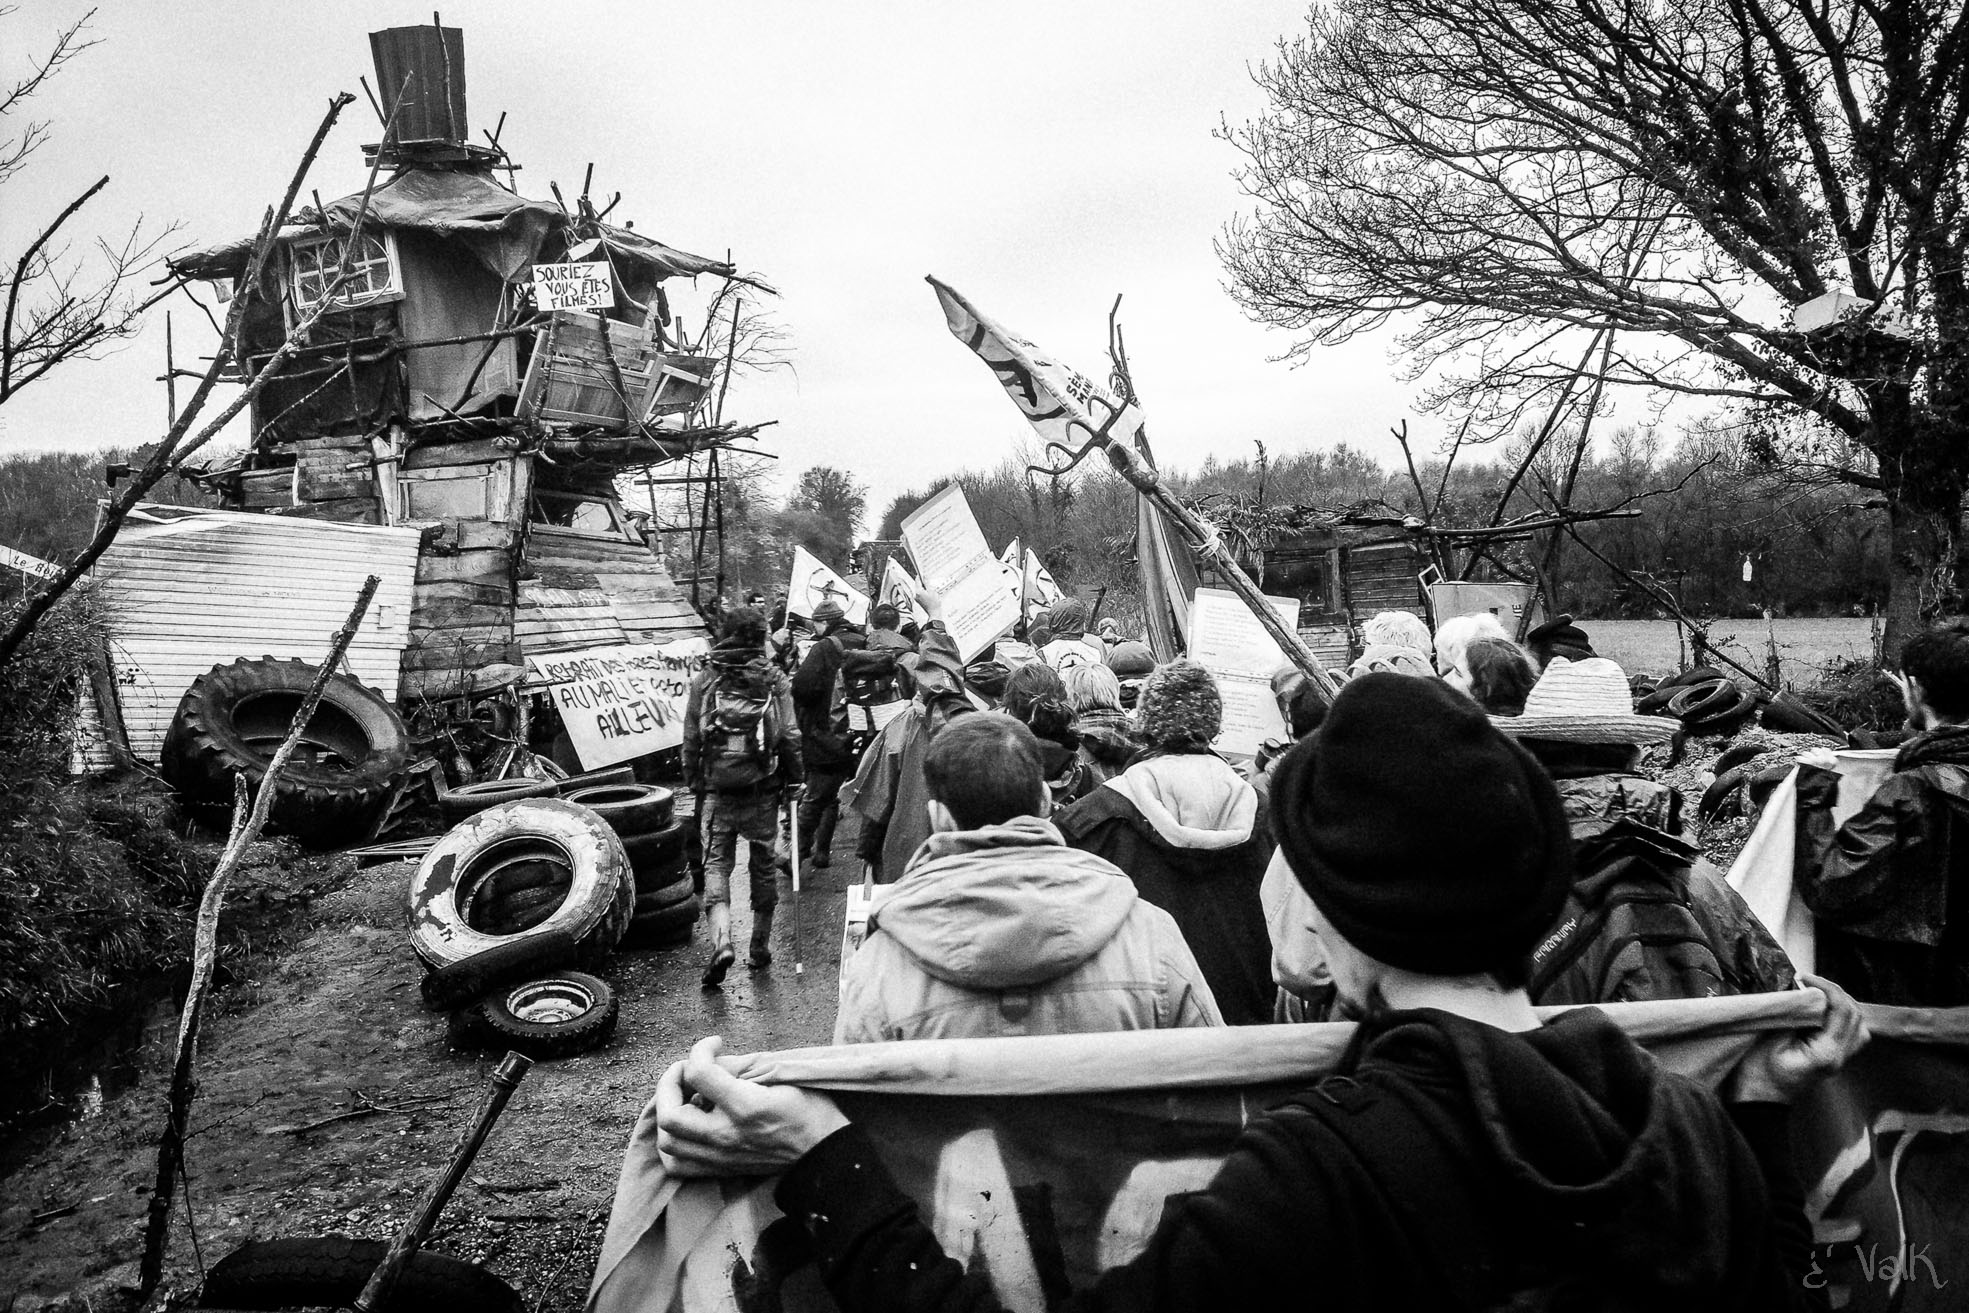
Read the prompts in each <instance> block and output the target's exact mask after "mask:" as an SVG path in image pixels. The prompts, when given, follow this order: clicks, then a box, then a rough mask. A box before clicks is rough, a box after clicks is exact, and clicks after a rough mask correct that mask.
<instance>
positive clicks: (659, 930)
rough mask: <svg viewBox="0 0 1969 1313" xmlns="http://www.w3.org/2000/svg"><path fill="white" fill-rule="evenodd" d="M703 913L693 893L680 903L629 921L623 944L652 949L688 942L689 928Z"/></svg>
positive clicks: (641, 914) (644, 913) (642, 914)
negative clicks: (626, 935) (627, 933)
mask: <svg viewBox="0 0 1969 1313" xmlns="http://www.w3.org/2000/svg"><path fill="white" fill-rule="evenodd" d="M703 912H704V907H703V904H701V903H700V902H699V901H698V898H697V895H696V894H692V895H691V896H690V897H689V898H686V899H685V900H684V901H683V902H681V903H672V904H671V905H670V906H668V907H660V908H657V909H656V910H654V911H651V912H643V913H639V914H638V915H637V916H635V917H634V918H633V919H631V920H630V922H629V935H628V938H627V940H626V942H627V943H628V944H630V945H631V946H632V947H651V946H656V945H662V944H670V943H678V942H681V941H683V940H685V939H689V938H690V935H691V927H692V926H694V925H696V924H697V921H698V918H699V917H700V916H702V915H703Z"/></svg>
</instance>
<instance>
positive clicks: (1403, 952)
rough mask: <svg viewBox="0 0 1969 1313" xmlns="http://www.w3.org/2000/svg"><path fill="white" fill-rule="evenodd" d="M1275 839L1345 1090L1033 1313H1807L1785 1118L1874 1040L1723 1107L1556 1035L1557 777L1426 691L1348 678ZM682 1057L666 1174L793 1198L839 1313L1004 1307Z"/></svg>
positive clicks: (1852, 1030)
mask: <svg viewBox="0 0 1969 1313" xmlns="http://www.w3.org/2000/svg"><path fill="white" fill-rule="evenodd" d="M1276 790H1277V793H1276V796H1277V798H1278V807H1277V809H1276V810H1275V812H1274V813H1273V815H1274V818H1275V821H1276V828H1277V836H1278V841H1279V846H1280V849H1281V851H1282V852H1283V853H1284V854H1285V856H1286V860H1287V862H1288V864H1289V867H1290V870H1291V872H1292V874H1293V875H1294V876H1295V877H1296V878H1297V879H1298V880H1299V881H1300V882H1301V884H1302V885H1303V886H1304V888H1305V890H1306V893H1307V895H1308V896H1309V898H1310V900H1311V903H1312V906H1313V909H1314V919H1315V921H1316V923H1317V928H1318V930H1319V933H1320V935H1321V937H1322V938H1323V939H1324V940H1325V943H1326V948H1327V955H1328V958H1329V960H1330V963H1331V969H1332V974H1333V980H1334V983H1335V986H1336V988H1337V991H1338V993H1339V995H1340V997H1341V999H1342V1000H1343V1003H1344V1010H1345V1011H1346V1012H1348V1013H1349V1014H1350V1015H1353V1016H1355V1017H1358V1018H1359V1019H1360V1024H1359V1026H1358V1029H1357V1031H1356V1034H1355V1036H1354V1040H1353V1042H1352V1044H1351V1045H1350V1046H1349V1049H1348V1051H1347V1054H1346V1056H1345V1057H1344V1058H1343V1059H1342V1062H1341V1066H1340V1069H1339V1070H1338V1071H1337V1072H1335V1073H1334V1074H1332V1075H1329V1076H1327V1077H1325V1078H1324V1079H1322V1080H1320V1081H1318V1082H1316V1083H1309V1084H1308V1085H1307V1086H1306V1087H1305V1088H1302V1089H1301V1090H1299V1091H1297V1092H1296V1093H1291V1094H1286V1095H1284V1096H1282V1097H1280V1098H1278V1099H1277V1100H1276V1101H1275V1102H1272V1103H1271V1104H1270V1106H1269V1107H1268V1108H1267V1110H1265V1111H1262V1112H1257V1113H1255V1114H1253V1115H1252V1116H1251V1120H1250V1121H1249V1122H1248V1123H1247V1125H1246V1126H1245V1128H1244V1131H1243V1133H1242V1134H1241V1135H1240V1136H1239V1138H1238V1140H1237V1143H1236V1144H1235V1146H1234V1147H1233V1148H1232V1150H1231V1152H1230V1154H1229V1156H1228V1157H1227V1158H1226V1159H1225V1160H1224V1162H1223V1164H1222V1166H1221V1167H1220V1168H1219V1169H1218V1171H1217V1173H1216V1175H1215V1176H1214V1177H1213V1178H1212V1180H1211V1181H1210V1182H1209V1184H1208V1185H1206V1186H1205V1187H1204V1188H1202V1189H1201V1190H1195V1191H1190V1192H1187V1193H1183V1194H1178V1195H1172V1196H1171V1197H1170V1198H1169V1199H1168V1200H1167V1202H1166V1203H1165V1204H1164V1206H1163V1211H1162V1215H1161V1221H1160V1224H1159V1226H1158V1227H1157V1228H1156V1230H1155V1233H1154V1235H1153V1237H1152V1238H1151V1239H1150V1240H1149V1242H1148V1244H1147V1246H1146V1248H1145V1249H1144V1250H1143V1251H1142V1252H1141V1253H1140V1254H1139V1255H1137V1256H1136V1257H1135V1258H1133V1259H1132V1260H1131V1261H1129V1262H1127V1263H1126V1264H1123V1265H1121V1266H1119V1267H1116V1268H1113V1269H1110V1270H1108V1271H1106V1272H1104V1273H1102V1274H1101V1276H1100V1277H1099V1278H1098V1280H1097V1282H1096V1284H1095V1285H1094V1286H1093V1287H1092V1288H1091V1289H1088V1290H1085V1291H1081V1292H1077V1293H1069V1292H1066V1291H1057V1290H1053V1289H1049V1291H1048V1301H1047V1302H1048V1306H1049V1307H1050V1308H1054V1309H1059V1310H1064V1311H1067V1313H1073V1311H1076V1310H1092V1309H1100V1310H1122V1309H1131V1310H1169V1311H1171V1313H1173V1311H1175V1310H1214V1309H1275V1308H1277V1309H1285V1308H1309V1309H1311V1308H1317V1309H1319V1310H1321V1313H1335V1311H1337V1313H1353V1311H1354V1310H1383V1309H1404V1310H1406V1309H1463V1308H1469V1309H1502V1308H1524V1309H1530V1308H1550V1309H1594V1310H1602V1309H1623V1310H1625V1309H1634V1310H1640V1309H1686V1310H1696V1309H1703V1310H1719V1311H1720V1310H1740V1309H1742V1310H1749V1309H1755V1310H1792V1309H1801V1308H1804V1307H1806V1306H1807V1305H1808V1303H1809V1302H1810V1301H1811V1299H1812V1298H1813V1295H1812V1294H1811V1291H1810V1288H1809V1286H1808V1284H1807V1281H1806V1278H1807V1276H1808V1275H1809V1273H1810V1271H1811V1270H1812V1268H1811V1266H1810V1265H1811V1248H1810V1246H1811V1233H1810V1230H1809V1228H1808V1227H1807V1226H1806V1224H1805V1220H1804V1214H1803V1209H1802V1206H1801V1198H1802V1191H1801V1190H1800V1188H1799V1185H1798V1182H1797V1179H1796V1177H1795V1175H1794V1173H1793V1170H1792V1167H1791V1163H1790V1145H1789V1143H1788V1137H1789V1117H1788V1109H1787V1107H1786V1105H1787V1103H1788V1102H1789V1101H1790V1100H1791V1099H1792V1098H1794V1097H1796V1095H1797V1094H1799V1093H1800V1092H1801V1091H1802V1090H1804V1089H1805V1088H1807V1087H1809V1086H1810V1085H1811V1084H1812V1083H1813V1082H1815V1081H1816V1080H1818V1079H1819V1078H1821V1077H1822V1076H1824V1075H1825V1074H1826V1073H1828V1072H1830V1071H1832V1070H1836V1069H1837V1067H1838V1066H1839V1065H1841V1064H1842V1063H1843V1062H1844V1060H1845V1059H1846V1057H1847V1056H1848V1055H1849V1054H1850V1053H1851V1052H1852V1051H1853V1050H1855V1049H1856V1048H1857V1047H1858V1046H1859V1045H1860V1044H1861V1043H1862V1042H1864V1039H1865V1028H1864V1026H1863V1025H1862V1024H1861V1022H1860V1018H1859V1012H1858V1008H1857V1006H1856V1005H1854V1004H1853V1002H1852V1000H1851V999H1850V998H1847V997H1845V996H1844V995H1842V994H1840V993H1839V992H1838V991H1837V990H1836V989H1833V990H1829V991H1828V1002H1829V1007H1828V1009H1827V1012H1826V1016H1825V1020H1824V1021H1823V1023H1822V1024H1821V1025H1820V1026H1819V1027H1818V1028H1817V1029H1815V1030H1810V1031H1802V1032H1783V1033H1777V1034H1771V1035H1767V1036H1765V1037H1763V1038H1761V1039H1760V1040H1758V1041H1757V1042H1756V1043H1755V1044H1754V1045H1753V1046H1752V1047H1751V1049H1750V1050H1749V1052H1748V1054H1747V1055H1746V1056H1745V1057H1744V1058H1743V1059H1742V1060H1741V1062H1740V1063H1739V1064H1738V1066H1737V1067H1736V1069H1735V1070H1734V1071H1733V1072H1731V1073H1730V1074H1729V1075H1728V1076H1727V1077H1726V1078H1725V1080H1724V1081H1723V1084H1722V1088H1721V1091H1720V1094H1721V1097H1720V1098H1719V1094H1718V1093H1717V1092H1712V1091H1711V1090H1709V1089H1708V1088H1706V1087H1704V1086H1703V1085H1701V1084H1699V1083H1698V1082H1696V1081H1694V1080H1692V1079H1690V1078H1688V1077H1685V1076H1681V1075H1677V1074H1674V1073H1672V1072H1670V1071H1668V1070H1667V1069H1666V1068H1665V1067H1663V1066H1662V1065H1661V1064H1659V1063H1657V1062H1656V1061H1655V1059H1654V1058H1653V1057H1652V1056H1650V1055H1649V1054H1648V1053H1646V1052H1645V1051H1644V1050H1642V1049H1641V1048H1640V1047H1639V1046H1638V1045H1637V1044H1635V1043H1634V1041H1633V1040H1631V1039H1629V1038H1628V1037H1627V1035H1626V1033H1625V1032H1623V1031H1622V1030H1620V1029H1619V1027H1617V1026H1616V1025H1615V1024H1614V1023H1613V1022H1611V1021H1609V1020H1608V1019H1607V1018H1606V1016H1605V1015H1604V1014H1603V1013H1601V1012H1600V1011H1599V1010H1598V1009H1595V1008H1579V1009H1574V1010H1571V1011H1568V1012H1565V1013H1562V1014H1559V1015H1558V1016H1556V1017H1555V1018H1553V1019H1552V1020H1550V1021H1543V1020H1541V1018H1540V1016H1539V1014H1538V1013H1537V1012H1536V1011H1534V1010H1533V1008H1532V1005H1531V1002H1530V1000H1529V999H1528V998H1527V997H1526V996H1525V992H1524V989H1523V974H1524V969H1525V960H1526V958H1527V957H1528V956H1529V955H1530V953H1531V951H1532V949H1533V947H1534V946H1535V945H1536V944H1537V942H1538V937H1539V936H1540V935H1542V934H1543V933H1545V927H1546V925H1547V923H1548V922H1549V919H1550V917H1551V915H1552V913H1553V912H1554V911H1555V910H1556V909H1557V908H1558V906H1559V905H1560V903H1561V901H1562V900H1563V899H1564V897H1565V891H1566V884H1567V880H1568V877H1569V861H1568V858H1569V851H1570V841H1569V839H1568V837H1567V832H1566V823H1565V817H1564V815H1563V814H1562V812H1561V810H1560V807H1559V801H1558V797H1557V795H1556V794H1555V793H1554V791H1553V789H1552V787H1551V784H1550V782H1549V781H1548V780H1547V779H1546V777H1545V775H1544V773H1543V772H1542V771H1541V770H1540V769H1539V768H1538V765H1537V763H1536V762H1534V761H1532V760H1531V758H1530V756H1529V755H1528V754H1526V753H1525V752H1523V751H1522V750H1520V749H1519V748H1517V747H1516V746H1515V745H1513V744H1512V743H1511V742H1510V741H1509V740H1508V739H1507V738H1505V737H1504V736H1503V735H1502V734H1500V733H1499V732H1498V731H1497V730H1496V729H1495V728H1493V727H1492V726H1491V724H1490V723H1489V721H1488V720H1487V719H1486V718H1485V716H1484V715H1483V713H1482V712H1481V711H1479V710H1478V709H1477V708H1476V707H1475V706H1474V705H1472V704H1471V703H1470V701H1469V700H1468V699H1467V698H1465V697H1463V695H1461V694H1459V693H1457V692H1456V691H1455V690H1454V689H1451V688H1449V687H1448V686H1447V685H1444V684H1442V683H1440V682H1438V681H1436V680H1421V679H1412V678H1407V677H1403V676H1396V675H1388V674H1372V675H1365V676H1363V677H1361V678H1360V679H1358V680H1355V681H1352V682H1350V683H1349V684H1347V685H1346V687H1345V688H1344V689H1343V690H1342V691H1341V693H1340V695H1339V697H1338V698H1336V699H1335V701H1334V704H1333V707H1332V709H1331V711H1330V712H1329V713H1328V715H1327V718H1326V720H1325V722H1324V723H1323V724H1322V725H1321V726H1320V728H1319V730H1318V731H1317V732H1316V733H1315V734H1314V735H1313V736H1312V738H1310V739H1308V740H1307V741H1306V742H1304V743H1301V744H1299V745H1298V746H1296V747H1295V748H1293V750H1292V751H1291V752H1290V753H1288V754H1287V756H1286V758H1285V760H1284V762H1283V763H1282V764H1281V766H1280V771H1279V776H1278V781H1277V785H1276ZM720 1047H721V1045H720V1041H719V1040H718V1039H716V1038H715V1037H713V1038H708V1039H705V1040H701V1041H699V1043H698V1045H697V1046H696V1047H695V1048H694V1049H693V1050H692V1052H691V1056H690V1057H689V1058H688V1059H687V1060H686V1061H684V1062H680V1063H677V1064H676V1065H674V1066H673V1067H671V1068H670V1070H669V1071H668V1072H667V1073H665V1075H664V1077H663V1079H662V1080H661V1081H660V1082H659V1084H658V1087H657V1096H656V1109H657V1112H656V1119H657V1127H658V1136H657V1147H658V1152H659V1155H660V1157H661V1159H662V1161H663V1163H664V1165H665V1167H666V1168H668V1169H669V1170H670V1171H672V1172H673V1173H676V1174H679V1175H686V1176H688V1175H713V1176H724V1175H736V1174H747V1175H754V1176H756V1175H764V1174H768V1173H775V1172H777V1173H779V1180H778V1183H777V1184H776V1186H775V1194H774V1197H775V1201H776V1202H777V1204H778V1206H779V1209H780V1211H781V1212H782V1213H783V1214H784V1215H785V1216H786V1217H787V1218H788V1219H791V1220H792V1222H793V1224H794V1225H795V1226H797V1227H799V1228H800V1229H801V1230H803V1231H804V1232H805V1233H806V1234H807V1236H808V1238H809V1239H810V1240H811V1242H812V1245H813V1258H814V1261H815V1262H816V1263H817V1265H818V1269H819V1272H820V1275H821V1278H822V1280H823V1281H825V1282H826V1284H827V1286H828V1290H829V1293H830V1294H831V1295H832V1296H833V1298H834V1300H835V1302H836V1304H837V1305H838V1306H839V1307H840V1308H842V1309H843V1310H845V1311H846V1313H863V1310H871V1309H882V1310H890V1311H893V1313H916V1311H917V1310H930V1309H963V1310H966V1313H986V1311H987V1310H994V1309H998V1308H1001V1307H1002V1306H1003V1305H1002V1304H1001V1302H1000V1301H999V1299H998V1297H997V1295H996V1294H995V1292H994V1291H993V1290H992V1288H991V1285H990V1279H989V1275H988V1274H987V1273H983V1272H967V1270H966V1267H965V1266H964V1265H963V1264H961V1263H959V1262H957V1261H956V1260H953V1259H951V1258H949V1257H947V1256H946V1255H945V1254H944V1253H943V1251H942V1249H941V1248H940V1246H939V1244H938V1242H937V1239H936V1236H935V1234H934V1233H933V1232H932V1231H931V1230H930V1228H929V1227H928V1226H926V1225H925V1224H924V1223H923V1222H922V1221H921V1220H920V1219H919V1217H918V1216H917V1212H916V1207H915V1204H914V1203H913V1201H911V1200H910V1199H909V1197H908V1196H906V1195H903V1194H902V1193H901V1192H900V1191H899V1190H898V1189H897V1188H896V1186H895V1185H894V1183H893V1179H892V1177H891V1176H890V1174H889V1170H888V1168H887V1167H886V1166H885V1165H884V1163H883V1161H882V1157H881V1155H879V1154H878V1153H877V1152H876V1149H875V1146H874V1145H873V1144H872V1143H871V1142H870V1140H869V1138H868V1136H867V1134H866V1133H865V1132H864V1131H863V1130H862V1129H861V1128H859V1127H858V1126H856V1125H854V1124H853V1123H852V1122H850V1121H849V1119H848V1118H847V1117H846V1116H845V1115H843V1113H842V1112H841V1110H840V1109H839V1107H838V1106H836V1105H835V1103H834V1102H833V1100H832V1099H830V1098H828V1097H827V1096H825V1095H823V1094H819V1093H815V1092H812V1091H807V1090H802V1089H799V1088H798V1087H792V1086H783V1085H782V1086H767V1085H760V1084H755V1083H753V1082H749V1081H745V1080H742V1079H740V1078H738V1077H736V1076H733V1075H732V1074H731V1073H730V1072H728V1071H726V1070H725V1068H724V1067H722V1066H721V1065H719V1063H718V1061H717V1056H718V1053H719V1049H720Z"/></svg>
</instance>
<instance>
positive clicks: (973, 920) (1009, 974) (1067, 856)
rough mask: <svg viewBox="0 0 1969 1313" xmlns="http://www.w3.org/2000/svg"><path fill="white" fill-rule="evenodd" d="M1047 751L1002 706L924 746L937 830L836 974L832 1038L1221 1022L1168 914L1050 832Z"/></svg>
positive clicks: (839, 1041)
mask: <svg viewBox="0 0 1969 1313" xmlns="http://www.w3.org/2000/svg"><path fill="white" fill-rule="evenodd" d="M1041 668H1042V669H1043V667H1041ZM1040 748H1041V744H1040V741H1039V740H1038V739H1036V738H1035V737H1034V736H1033V733H1032V731H1031V730H1029V729H1027V728H1026V727H1025V726H1024V725H1023V724H1021V723H1020V722H1018V721H1016V720H1014V719H1012V718H1011V717H1010V716H1007V715H1004V714H1002V713H997V712H986V713H983V714H980V715H975V716H965V717H963V718H962V719H960V720H957V721H955V722H953V723H952V724H950V725H949V726H947V727H946V728H945V729H944V731H943V733H941V734H939V735H937V739H936V742H934V743H932V744H931V745H930V750H929V753H928V754H927V756H926V757H925V759H924V776H925V779H926V780H927V781H928V784H929V795H930V801H929V812H930V818H931V831H932V833H931V835H930V837H929V839H927V840H926V841H925V842H924V844H923V846H922V847H921V848H919V849H917V851H916V856H915V857H913V858H911V859H910V863H909V869H908V871H907V872H906V873H905V874H904V875H903V878H902V879H901V880H900V881H899V882H897V884H896V886H895V891H894V892H893V893H892V894H890V895H889V896H888V897H887V898H885V899H883V901H882V903H881V905H880V906H879V907H877V908H876V909H875V911H874V912H873V913H872V914H871V915H870V917H869V920H868V938H867V940H866V941H865V942H864V943H863V944H862V946H861V947H860V948H859V949H857V950H856V952H855V955H854V956H853V957H852V958H851V959H849V961H848V964H847V967H846V969H845V970H844V971H843V973H842V979H841V1006H840V1010H839V1012H838V1013H837V1014H836V1017H835V1022H834V1042H835V1043H836V1044H864V1043H871V1042H876V1041H882V1040H902V1039H960V1038H978V1037H983V1036H992V1035H1058V1034H1066V1033H1069V1032H1075V1031H1098V1030H1153V1029H1157V1028H1162V1027H1170V1026H1214V1025H1218V1024H1220V1023H1219V1021H1218V1017H1217V1007H1216V1004H1215V1003H1214V1002H1213V1001H1212V1000H1211V997H1210V987H1209V986H1208V985H1206V984H1205V983H1204V981H1203V973H1202V972H1201V971H1200V970H1199V969H1198V968H1197V964H1196V958H1195V957H1193V956H1192V955H1191V953H1190V950H1189V947H1188V946H1187V945H1186V944H1185V943H1184V942H1183V936H1182V933H1181V932H1180V931H1178V930H1177V929H1176V923H1175V922H1174V921H1172V920H1170V919H1169V914H1168V913H1167V912H1164V911H1163V910H1161V909H1160V908H1158V907H1154V906H1151V905H1150V904H1149V903H1147V902H1145V901H1143V900H1142V898H1141V897H1140V896H1139V895H1138V894H1136V892H1135V890H1134V887H1133V886H1132V885H1130V884H1129V883H1128V881H1127V880H1125V879H1123V878H1121V872H1120V871H1117V870H1116V869H1115V868H1114V867H1112V866H1110V865H1109V864H1108V863H1106V862H1104V861H1102V860H1101V859H1100V858H1098V857H1093V856H1090V855H1088V854H1087V853H1083V852H1078V851H1076V850H1075V849H1072V848H1069V847H1067V845H1066V841H1065V840H1064V839H1062V838H1061V837H1060V832H1059V831H1058V830H1056V829H1054V828H1053V827H1052V825H1050V824H1048V823H1047V821H1046V815H1047V813H1048V811H1050V810H1051V803H1050V801H1049V799H1048V796H1047V789H1046V779H1045V768H1044V766H1043V765H1042V764H1041V757H1040Z"/></svg>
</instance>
